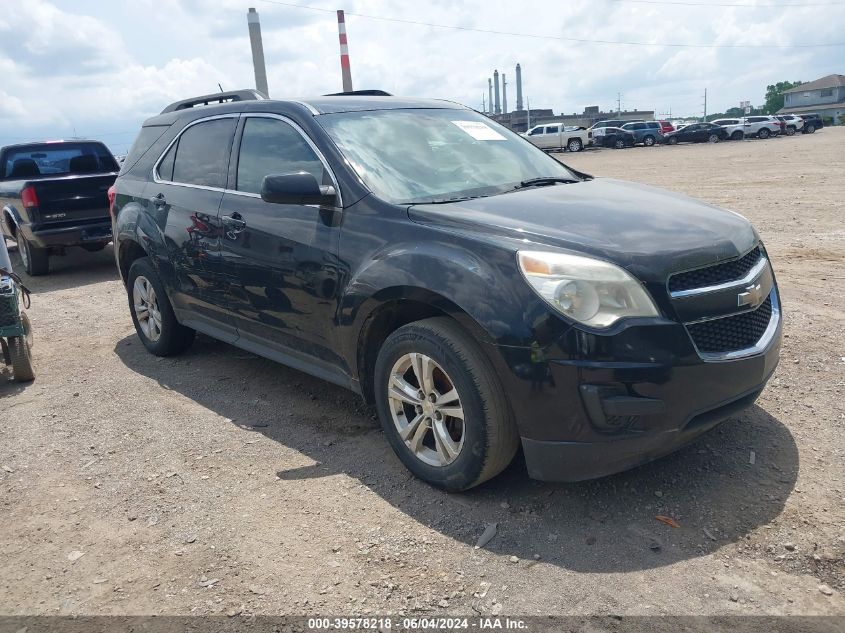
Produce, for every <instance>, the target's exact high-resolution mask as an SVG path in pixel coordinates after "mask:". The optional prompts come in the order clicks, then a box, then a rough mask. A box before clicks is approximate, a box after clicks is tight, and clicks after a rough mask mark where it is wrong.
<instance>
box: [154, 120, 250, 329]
mask: <svg viewBox="0 0 845 633" xmlns="http://www.w3.org/2000/svg"><path fill="white" fill-rule="evenodd" d="M237 121H238V115H237V114H230V115H223V116H217V117H211V118H209V119H202V120H199V121H197V122H194V123H192V124H190V125H189V126H187V127H186V128H185V129H184V130H183V131H182V132H181V134H180V135H179V136H178V137H177V138H176V139H174V140H173V142H172V143H171V144H170V145H169V146H168V149H167V150H166V151H165V152H164V154H163V155H162V157H161V158H160V159H159V160H158V161H157V162H156V165H155V167H154V169H153V182H151V183H150V184H149V185H148V186H147V187H146V189H145V190H144V198H145V201H146V203H147V205H148V211H149V213H150V215H151V216H152V217H153V218H155V221H156V223H157V224H158V225H159V227H160V228H161V229H162V230H163V232H164V236H165V246H166V248H167V253H166V254H165V253H162V259H163V260H164V261H167V262H169V266H170V268H169V269H167V270H164V271H162V272H163V274H165V275H168V276H170V278H171V286H172V287H173V289H174V290H173V296H172V297H171V301H172V303H173V307H174V308H175V309H176V311H177V313H178V316H179V319H180V321H181V322H182V323H184V324H185V325H188V326H190V327H195V328H197V329H199V330H201V331H209V330H211V331H210V333H212V334H214V335H215V336H217V337H218V338H221V339H222V340H225V341H229V342H231V341H233V340H235V339H236V338H237V329H236V327H235V322H234V317H233V315H232V306H231V301H230V300H229V298H228V296H227V294H226V293H227V290H228V279H227V273H226V272H225V271H224V269H223V268H222V266H221V256H220V236H221V228H220V225H219V224H218V222H217V214H218V210H219V208H220V201H221V200H222V198H223V190H224V189H225V187H226V176H227V172H228V168H229V155H230V152H231V148H232V139H233V138H234V134H235V128H236V127H237Z"/></svg>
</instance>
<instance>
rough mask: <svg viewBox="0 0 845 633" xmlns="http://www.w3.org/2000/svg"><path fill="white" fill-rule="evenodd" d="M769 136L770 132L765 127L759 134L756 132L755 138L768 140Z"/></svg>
mask: <svg viewBox="0 0 845 633" xmlns="http://www.w3.org/2000/svg"><path fill="white" fill-rule="evenodd" d="M771 135H772V133H771V131H770V130H769V128H766V127H764V128H762V129H761V130H760V131H759V132H757V138H762V139H766V138H769V137H770V136H771Z"/></svg>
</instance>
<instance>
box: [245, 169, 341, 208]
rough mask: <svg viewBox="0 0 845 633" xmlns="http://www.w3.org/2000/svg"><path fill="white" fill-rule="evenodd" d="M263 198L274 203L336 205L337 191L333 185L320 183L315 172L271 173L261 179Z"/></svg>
mask: <svg viewBox="0 0 845 633" xmlns="http://www.w3.org/2000/svg"><path fill="white" fill-rule="evenodd" d="M261 199H262V200H264V201H265V202H271V203H274V204H316V205H319V206H334V204H335V201H336V200H337V192H336V191H335V189H334V187H332V186H331V185H320V183H318V182H317V179H316V178H315V177H314V174H309V173H308V172H305V171H301V172H298V173H295V174H269V175H267V176H264V179H263V180H262V181H261Z"/></svg>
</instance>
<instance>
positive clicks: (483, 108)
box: [481, 92, 487, 112]
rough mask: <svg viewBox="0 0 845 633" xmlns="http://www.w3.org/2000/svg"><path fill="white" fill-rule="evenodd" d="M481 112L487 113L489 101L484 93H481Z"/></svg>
mask: <svg viewBox="0 0 845 633" xmlns="http://www.w3.org/2000/svg"><path fill="white" fill-rule="evenodd" d="M481 111H482V112H487V100H486V98H485V97H484V93H483V92H482V93H481Z"/></svg>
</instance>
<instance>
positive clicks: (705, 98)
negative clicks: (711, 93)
mask: <svg viewBox="0 0 845 633" xmlns="http://www.w3.org/2000/svg"><path fill="white" fill-rule="evenodd" d="M704 122H705V123H706V122H707V88H705V89H704Z"/></svg>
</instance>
